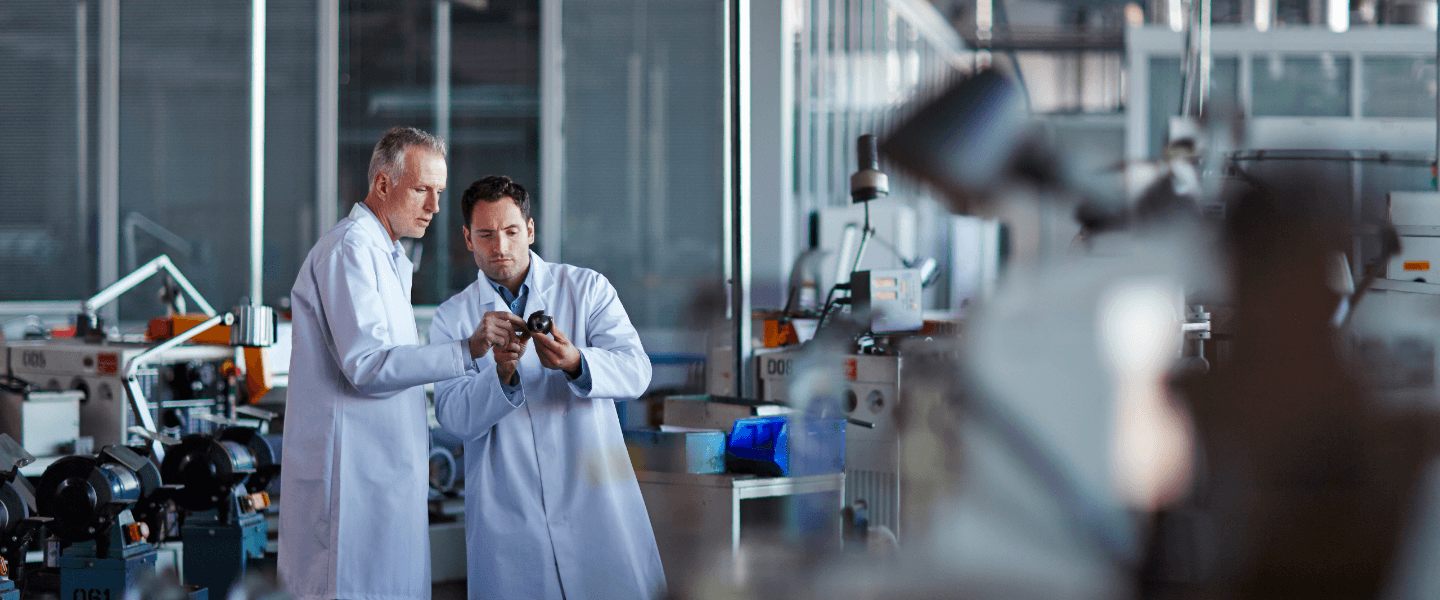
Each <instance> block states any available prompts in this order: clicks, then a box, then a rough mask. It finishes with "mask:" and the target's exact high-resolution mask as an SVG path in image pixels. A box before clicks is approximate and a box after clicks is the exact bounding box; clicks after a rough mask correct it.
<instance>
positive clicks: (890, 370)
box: [756, 351, 903, 536]
mask: <svg viewBox="0 0 1440 600" xmlns="http://www.w3.org/2000/svg"><path fill="white" fill-rule="evenodd" d="M799 359H800V353H799V352H798V351H786V352H775V353H771V354H763V355H760V356H758V357H756V361H757V364H756V373H757V374H758V375H759V380H760V381H759V383H760V385H759V387H758V389H757V390H756V392H757V394H758V395H759V396H760V398H761V399H764V400H773V401H776V402H782V403H785V402H789V401H790V383H791V381H793V380H794V378H795V376H796V375H797V373H796V372H795V370H796V365H797V364H798V363H799ZM842 360H843V361H844V365H843V367H844V373H845V380H846V381H845V386H846V392H845V401H844V406H842V407H841V408H842V410H844V411H845V416H846V417H848V418H851V419H855V420H857V421H862V422H866V423H868V424H873V427H859V426H851V427H849V428H847V429H846V432H845V505H846V506H850V505H853V504H854V503H855V501H856V500H864V501H865V503H866V505H867V506H868V507H869V517H870V524H871V525H884V526H887V527H889V528H890V530H891V531H893V532H895V534H896V535H897V536H898V535H900V456H901V455H900V451H901V448H900V438H899V427H898V424H897V423H896V420H895V409H896V405H897V403H898V401H899V399H900V376H901V366H902V364H903V359H902V358H901V357H899V356H865V355H857V356H846V357H844V358H843V359H842Z"/></svg>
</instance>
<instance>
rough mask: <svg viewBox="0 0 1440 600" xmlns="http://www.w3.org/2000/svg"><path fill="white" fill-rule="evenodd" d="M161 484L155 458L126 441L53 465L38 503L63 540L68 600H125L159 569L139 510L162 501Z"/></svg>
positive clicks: (61, 563) (60, 559) (60, 561)
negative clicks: (157, 496)
mask: <svg viewBox="0 0 1440 600" xmlns="http://www.w3.org/2000/svg"><path fill="white" fill-rule="evenodd" d="M160 487H161V483H160V470H159V469H158V468H157V467H156V466H155V464H154V463H153V462H151V461H150V459H149V458H147V457H145V456H141V455H140V454H138V453H136V452H135V451H134V450H132V449H130V448H127V447H125V446H106V447H105V448H104V449H102V450H101V451H100V454H99V455H96V456H89V455H76V456H67V457H65V458H61V459H60V460H57V461H55V463H54V464H52V465H50V467H49V468H47V469H45V474H44V475H42V476H41V478H40V485H39V487H38V488H37V490H36V504H37V505H38V508H39V511H40V514H41V515H43V516H46V517H50V518H51V519H52V521H50V522H49V524H48V526H47V529H49V531H50V533H51V534H53V535H54V536H55V537H57V538H59V541H58V542H57V544H58V545H59V546H60V548H59V551H58V556H57V557H54V559H55V563H56V566H58V567H59V568H60V590H59V593H60V598H64V599H72V598H87V599H91V598H94V599H109V600H117V599H120V598H124V597H125V592H126V590H127V589H132V588H134V587H135V586H136V585H137V584H138V583H139V582H140V579H141V577H142V576H143V575H144V574H145V573H147V572H150V573H153V572H154V571H155V568H156V551H155V547H154V546H152V545H151V544H150V542H149V541H147V539H146V538H147V537H148V536H149V533H150V531H149V527H148V526H147V525H146V524H145V523H144V522H143V521H141V520H140V519H137V518H136V516H135V512H136V511H137V510H141V511H144V510H145V509H146V507H147V505H148V504H149V503H152V502H154V497H155V494H156V492H157V491H159V489H160ZM47 552H50V550H49V549H47ZM199 598H202V599H203V598H204V594H203V593H201V595H200V596H199Z"/></svg>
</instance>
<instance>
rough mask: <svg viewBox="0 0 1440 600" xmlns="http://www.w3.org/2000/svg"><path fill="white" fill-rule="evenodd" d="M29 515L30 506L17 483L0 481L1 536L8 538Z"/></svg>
mask: <svg viewBox="0 0 1440 600" xmlns="http://www.w3.org/2000/svg"><path fill="white" fill-rule="evenodd" d="M29 517H30V507H29V506H26V505H25V500H23V499H22V498H21V497H20V492H19V491H18V490H16V489H15V484H14V483H11V482H6V481H0V538H7V539H8V538H9V537H10V535H11V534H12V533H13V532H14V531H15V529H16V528H17V527H19V526H20V522H21V521H23V520H25V519H27V518H29ZM0 545H4V544H0Z"/></svg>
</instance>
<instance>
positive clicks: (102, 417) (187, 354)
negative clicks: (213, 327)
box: [0, 338, 236, 448]
mask: <svg viewBox="0 0 1440 600" xmlns="http://www.w3.org/2000/svg"><path fill="white" fill-rule="evenodd" d="M152 347H153V345H152V344H144V343H130V342H108V341H106V342H98V343H89V342H86V341H84V340H79V339H60V338H57V339H48V340H16V341H5V342H0V367H3V369H4V372H6V373H9V374H11V375H14V376H16V377H18V378H20V379H23V380H25V381H28V382H30V383H32V384H34V385H35V386H36V387H37V388H39V389H41V390H48V391H63V390H80V391H81V392H83V394H84V397H83V398H82V399H81V400H80V435H81V436H88V437H91V438H93V439H94V444H95V447H96V448H103V447H105V446H108V445H111V444H129V443H137V442H132V439H131V438H132V434H131V433H129V432H128V431H127V429H128V428H129V427H130V426H132V425H137V424H138V423H137V422H136V420H135V416H134V414H133V412H134V411H132V410H131V408H130V399H129V398H128V397H127V396H126V392H125V381H124V373H125V369H126V367H127V366H129V364H130V361H131V360H133V359H134V358H135V357H136V356H138V355H139V354H140V353H142V352H145V351H146V350H149V349H150V348H152ZM235 358H236V350H235V348H234V347H231V346H210V345H194V346H184V345H182V346H177V347H175V348H174V349H171V350H170V351H168V352H166V353H164V354H163V355H162V356H161V357H158V358H156V359H153V360H151V361H150V364H149V365H147V366H145V367H142V368H141V369H140V370H139V372H138V376H139V377H140V379H141V388H142V389H146V390H150V389H153V388H154V387H155V385H154V384H155V382H156V380H157V379H158V375H157V373H158V370H157V368H156V367H158V366H161V365H164V364H173V363H184V362H189V361H192V360H204V361H208V360H225V359H230V360H234V359H235ZM147 380H148V381H147ZM150 400H151V401H152V403H151V407H150V408H151V411H152V414H155V415H156V416H157V417H158V414H159V412H160V410H161V409H163V408H167V407H166V406H163V405H162V404H161V403H159V402H154V400H155V399H154V398H150ZM23 401H24V398H23V397H21V396H19V395H16V394H8V393H7V394H0V414H8V412H7V411H9V410H11V407H13V406H15V405H18V404H20V403H22V402H23ZM182 402H187V403H190V404H195V401H182ZM190 408H194V407H190ZM157 422H158V421H157ZM19 426H22V425H17V427H19ZM7 427H9V426H8V425H7Z"/></svg>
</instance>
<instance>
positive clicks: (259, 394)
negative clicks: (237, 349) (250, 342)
mask: <svg viewBox="0 0 1440 600" xmlns="http://www.w3.org/2000/svg"><path fill="white" fill-rule="evenodd" d="M244 350H245V392H246V397H247V398H249V399H250V403H251V404H255V403H257V402H259V401H260V399H261V398H264V397H265V394H268V393H270V388H273V387H275V375H274V373H272V372H271V371H270V365H268V364H266V363H265V353H264V352H261V349H260V348H245V349H244Z"/></svg>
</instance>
